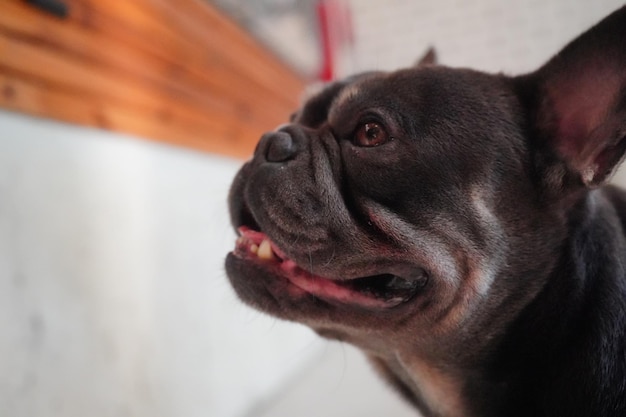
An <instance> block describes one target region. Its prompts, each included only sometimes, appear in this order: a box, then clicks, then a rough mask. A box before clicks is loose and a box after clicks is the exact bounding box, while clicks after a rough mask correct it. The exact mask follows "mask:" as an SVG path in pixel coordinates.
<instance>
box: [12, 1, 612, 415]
mask: <svg viewBox="0 0 626 417" xmlns="http://www.w3.org/2000/svg"><path fill="white" fill-rule="evenodd" d="M621 4H622V1H618V0H596V1H593V2H591V1H588V0H518V1H516V2H502V1H499V0H468V1H466V0H463V1H461V0H438V1H436V2H434V1H426V0H351V1H348V0H343V1H342V0H321V1H313V0H309V1H307V0H219V1H203V0H134V1H105V0H65V1H55V0H33V1H23V0H2V1H1V2H0V358H1V359H0V416H7V417H9V416H10V417H33V416H37V417H48V416H50V417H57V416H63V417H72V416H76V417H83V416H91V417H113V416H115V417H126V416H135V417H161V416H162V417H183V416H185V417H193V416H211V417H287V416H290V417H293V416H298V417H320V416H324V417H333V416H337V417H340V416H341V417H351V416H352V417H357V416H358V417H368V416H371V417H378V416H382V415H393V416H396V417H402V416H411V415H415V413H414V412H412V411H411V410H409V409H408V408H407V407H406V406H405V405H404V404H403V403H402V401H401V400H399V399H398V398H396V396H395V395H394V394H392V393H391V392H390V391H389V390H388V389H387V387H385V386H384V384H382V383H381V382H379V381H378V380H377V379H376V377H375V376H373V374H372V372H371V371H370V370H369V368H368V366H367V365H366V364H365V362H364V360H363V358H362V357H361V356H360V355H359V354H358V353H357V352H355V351H354V350H353V349H352V348H350V347H349V346H344V345H340V344H335V343H329V342H326V341H322V340H320V339H318V338H317V337H316V336H314V335H313V334H312V333H311V332H310V331H308V330H307V329H305V328H303V327H301V326H299V325H295V324H289V323H282V322H279V321H277V320H275V319H272V318H268V317H265V316H263V315H261V314H260V313H257V312H255V311H252V310H251V309H249V308H247V307H245V306H243V305H242V304H241V303H240V302H239V301H238V300H237V298H236V296H235V295H234V293H233V291H232V290H231V289H230V287H229V284H228V282H227V279H226V277H225V274H224V271H223V266H222V264H223V259H224V256H225V254H226V253H227V252H228V251H229V250H230V249H231V248H232V246H233V244H234V239H235V235H234V233H233V231H232V230H231V229H230V226H229V220H228V215H227V211H226V204H225V201H226V195H227V192H228V187H229V184H230V181H231V180H232V177H233V176H234V174H235V172H236V170H237V169H238V167H239V166H240V165H241V163H242V162H243V161H244V160H245V159H246V158H247V157H248V156H249V155H250V154H251V152H252V149H253V148H254V144H255V142H256V140H257V138H258V137H259V136H260V134H261V133H262V132H264V131H266V130H270V129H272V128H274V127H275V126H277V125H278V124H280V123H282V122H284V121H286V120H287V117H288V115H289V114H290V112H291V111H292V110H293V109H294V108H295V107H296V106H297V104H298V101H299V97H300V95H301V94H302V91H303V90H304V89H305V87H306V86H307V85H308V84H313V83H319V82H324V81H329V80H332V79H334V78H336V77H341V76H343V75H346V74H349V73H352V72H356V71H361V70H369V69H383V70H392V69H395V68H399V67H403V66H408V65H411V64H412V63H413V62H414V61H415V60H416V59H417V57H419V56H420V55H421V54H422V53H423V52H424V51H425V50H426V49H427V48H428V47H429V46H434V47H435V48H436V49H437V52H438V54H439V59H440V61H441V62H442V63H443V64H446V65H449V66H467V67H473V68H477V69H481V70H485V71H490V72H505V73H509V74H518V73H523V72H526V71H530V70H532V69H534V68H536V67H537V66H539V65H541V63H543V62H544V61H545V60H547V59H548V58H549V57H550V56H551V55H552V54H553V53H555V52H556V51H558V50H559V49H560V48H561V47H562V46H563V45H564V44H565V43H566V42H567V41H569V40H571V39H572V38H574V37H575V36H576V35H578V34H579V33H580V32H582V31H583V30H585V29H587V28H588V27H590V26H591V25H592V24H594V23H595V22H597V21H598V20H599V19H601V18H602V17H604V16H605V15H607V14H608V13H610V12H611V11H612V10H614V9H616V8H617V7H619V6H620V5H621ZM622 177H623V174H619V175H618V177H617V179H616V181H621V182H623V181H622V180H621V178H622Z"/></svg>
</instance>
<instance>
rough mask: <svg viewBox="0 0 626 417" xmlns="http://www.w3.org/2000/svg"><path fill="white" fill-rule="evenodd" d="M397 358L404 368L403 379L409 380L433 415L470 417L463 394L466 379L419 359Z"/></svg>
mask: <svg viewBox="0 0 626 417" xmlns="http://www.w3.org/2000/svg"><path fill="white" fill-rule="evenodd" d="M397 359H398V362H399V365H400V367H401V368H402V369H403V374H404V375H403V377H402V379H403V380H405V381H406V380H407V379H408V380H409V382H410V385H411V388H412V389H414V390H415V391H416V393H417V395H418V396H419V397H420V398H421V400H422V402H423V403H424V404H425V405H426V406H427V407H428V409H429V410H430V411H431V414H432V415H433V416H437V417H456V416H464V417H470V414H469V413H470V411H469V409H468V407H467V404H466V399H465V398H464V397H463V395H462V387H463V383H464V381H463V380H462V379H461V378H458V377H455V376H452V375H449V374H447V373H445V372H444V371H442V370H440V369H437V368H436V367H435V366H433V365H431V364H429V363H427V362H424V361H422V360H419V359H410V360H406V361H405V360H402V358H400V357H398V358H397Z"/></svg>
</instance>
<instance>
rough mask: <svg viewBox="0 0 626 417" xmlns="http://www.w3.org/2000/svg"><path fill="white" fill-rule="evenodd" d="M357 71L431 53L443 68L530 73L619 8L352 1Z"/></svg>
mask: <svg viewBox="0 0 626 417" xmlns="http://www.w3.org/2000/svg"><path fill="white" fill-rule="evenodd" d="M351 4H352V12H353V15H354V26H355V33H356V48H355V51H354V54H353V59H352V66H353V68H354V69H355V70H366V69H374V68H377V69H394V68H399V67H403V66H408V65H411V64H412V62H413V61H415V59H416V58H417V57H418V56H419V55H420V54H421V53H423V51H425V50H426V49H427V48H428V46H430V45H432V46H435V47H436V49H437V50H438V52H439V55H440V60H441V62H442V63H443V64H446V65H450V66H463V67H471V68H475V69H480V70H486V71H492V72H498V71H505V72H507V73H512V74H517V73H521V72H525V71H530V70H533V69H534V68H536V67H538V66H539V65H541V63H543V62H544V61H545V60H547V59H548V58H549V57H550V56H551V55H552V54H554V53H555V52H557V51H558V50H559V49H560V48H561V47H562V46H563V45H565V43H566V42H568V41H570V40H571V39H573V38H574V37H575V36H576V35H578V34H579V33H581V32H582V31H583V30H585V29H587V28H588V27H590V26H591V25H593V24H594V23H596V22H597V21H598V20H600V19H602V18H603V17H604V16H605V15H607V14H609V13H610V12H611V11H613V10H615V9H617V8H618V7H619V6H621V5H622V4H624V2H623V1H621V0H593V1H590V0H517V1H514V2H513V1H501V0H480V1H477V0H473V1H466V0H438V1H428V0H416V1H409V0H385V1H383V0H351Z"/></svg>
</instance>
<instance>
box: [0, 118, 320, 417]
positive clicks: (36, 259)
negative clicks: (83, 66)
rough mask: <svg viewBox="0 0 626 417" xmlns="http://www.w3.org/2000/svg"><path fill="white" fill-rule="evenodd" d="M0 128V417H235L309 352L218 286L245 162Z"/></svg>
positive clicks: (105, 138) (69, 133) (295, 330)
mask: <svg viewBox="0 0 626 417" xmlns="http://www.w3.org/2000/svg"><path fill="white" fill-rule="evenodd" d="M0 132H2V133H1V134H0V416H3V417H5V416H6V417H9V416H10V417H85V416H90V417H182V416H184V417H192V416H203V417H206V416H215V417H230V416H236V415H241V414H242V413H243V412H245V411H246V410H247V409H248V408H249V407H250V406H251V404H254V403H256V402H258V401H260V400H261V399H262V398H264V397H266V396H267V395H269V394H270V393H271V392H272V391H273V390H274V389H275V387H277V386H278V385H279V384H280V383H281V382H283V381H284V379H285V378H287V377H288V376H289V375H291V373H293V371H294V370H295V369H298V368H299V367H300V366H301V365H302V363H303V362H304V361H306V360H307V359H308V358H310V357H311V356H312V355H314V354H315V353H316V352H317V350H316V347H317V345H316V344H315V343H311V340H312V339H313V335H312V333H311V332H309V331H308V330H305V329H303V328H299V327H297V326H287V325H283V324H281V323H277V322H276V320H274V319H268V318H265V317H262V316H261V315H260V314H259V313H256V312H254V311H252V310H250V309H248V308H246V307H244V306H243V305H242V304H241V303H240V302H239V301H238V300H236V297H235V295H234V294H233V292H232V290H231V288H230V286H229V285H228V282H227V280H226V277H225V273H224V271H223V266H222V265H223V259H224V256H225V254H226V252H227V251H229V250H230V248H231V247H232V246H233V244H234V233H233V232H232V231H231V228H230V226H229V221H228V217H227V214H226V203H225V201H226V194H227V190H228V187H229V184H230V181H231V179H232V176H233V175H234V173H235V170H236V169H237V167H238V166H239V162H236V161H234V160H227V159H221V158H217V157H214V156H210V155H204V154H198V153H192V152H187V151H183V150H180V149H176V148H170V147H167V146H160V145H156V144H154V143H149V142H145V141H140V140H137V139H134V138H132V137H129V136H122V135H113V134H108V133H105V132H102V131H97V130H94V129H86V128H79V127H74V126H69V125H64V124H61V123H54V122H47V121H43V120H37V119H34V118H30V117H24V116H18V115H15V114H11V113H4V112H0ZM251 346H253V347H254V349H252V348H251ZM252 352H254V353H253V354H252Z"/></svg>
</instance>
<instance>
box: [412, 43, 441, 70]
mask: <svg viewBox="0 0 626 417" xmlns="http://www.w3.org/2000/svg"><path fill="white" fill-rule="evenodd" d="M427 65H437V51H435V48H433V47H432V46H431V47H430V48H428V50H427V51H426V53H424V55H422V57H421V58H420V59H418V60H417V61H416V62H415V65H414V66H415V67H425V66H427Z"/></svg>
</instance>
